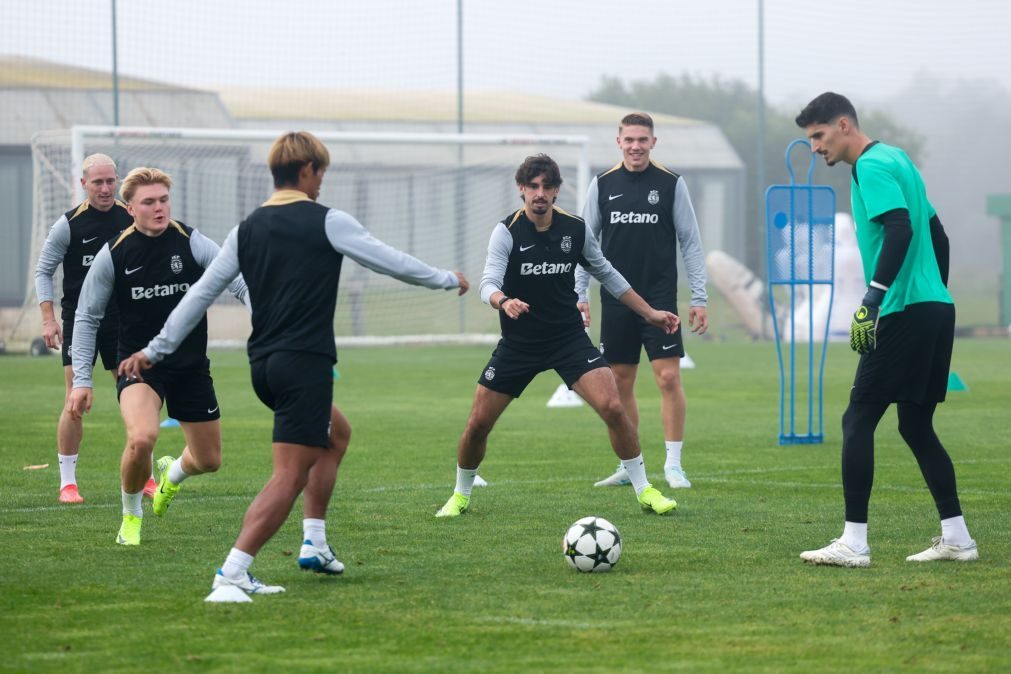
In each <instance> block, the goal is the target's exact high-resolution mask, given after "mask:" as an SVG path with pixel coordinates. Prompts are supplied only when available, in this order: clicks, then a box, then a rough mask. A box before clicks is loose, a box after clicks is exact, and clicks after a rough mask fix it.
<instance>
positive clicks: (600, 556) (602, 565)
mask: <svg viewBox="0 0 1011 674" xmlns="http://www.w3.org/2000/svg"><path fill="white" fill-rule="evenodd" d="M562 554H563V555H565V559H566V561H568V562H569V565H570V566H571V567H572V568H573V569H575V570H576V571H580V572H582V573H600V572H603V571H610V570H611V568H612V567H613V566H614V565H615V564H617V563H618V560H619V559H620V558H621V534H619V533H618V529H617V527H615V526H614V525H613V524H611V523H610V522H608V521H607V520H605V519H604V518H603V517H592V516H591V517H584V518H583V519H581V520H578V521H577V522H576V523H575V524H573V525H572V526H571V527H569V530H568V531H566V532H565V536H564V537H563V538H562Z"/></svg>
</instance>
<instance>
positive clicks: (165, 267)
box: [66, 168, 246, 545]
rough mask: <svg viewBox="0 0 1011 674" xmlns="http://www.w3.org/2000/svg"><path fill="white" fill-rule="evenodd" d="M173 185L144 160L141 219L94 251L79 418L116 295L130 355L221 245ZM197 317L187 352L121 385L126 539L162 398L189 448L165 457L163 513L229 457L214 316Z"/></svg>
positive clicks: (82, 342) (84, 295) (133, 197)
mask: <svg viewBox="0 0 1011 674" xmlns="http://www.w3.org/2000/svg"><path fill="white" fill-rule="evenodd" d="M171 187H172V179H171V178H170V177H169V176H168V175H167V174H165V173H163V172H162V171H159V170H158V169H155V168H136V169H134V170H133V171H130V174H129V175H128V176H127V177H126V179H125V180H124V181H123V198H124V199H125V200H126V206H127V210H128V211H129V213H130V215H131V216H133V218H134V224H133V225H131V226H130V227H128V228H127V229H126V230H124V231H123V233H122V234H120V235H119V237H117V238H116V239H115V240H114V241H112V242H110V243H107V244H106V245H104V246H102V249H101V250H100V251H99V252H98V255H96V256H95V261H94V263H93V264H92V265H91V271H90V272H89V273H88V276H87V278H86V279H85V280H84V286H83V287H82V289H81V298H80V302H79V303H78V307H77V318H76V320H75V322H74V333H75V334H76V339H75V340H74V345H73V347H72V349H71V354H72V357H73V367H74V388H73V390H72V391H71V393H70V396H69V398H68V399H67V408H66V409H67V413H68V414H70V415H71V416H72V417H73V418H74V419H75V420H80V419H81V416H82V415H83V414H84V413H85V412H87V411H88V410H90V409H91V402H92V379H91V364H92V362H93V360H94V351H95V338H96V334H97V332H98V326H99V324H100V323H101V320H102V317H103V315H104V313H105V310H106V307H107V306H108V305H109V304H110V303H111V301H113V300H114V301H115V302H116V304H117V305H118V306H119V310H120V326H119V356H120V358H126V357H127V356H129V355H130V354H131V353H133V352H135V351H136V350H137V349H139V348H141V347H142V346H143V345H145V344H147V342H148V340H150V339H151V337H153V336H154V335H155V333H156V332H157V330H158V328H159V326H161V325H162V324H163V323H164V322H165V319H166V318H167V317H168V315H169V313H170V312H171V311H172V309H173V308H175V306H176V305H177V304H178V303H179V301H180V300H181V299H182V297H183V296H184V295H185V294H186V292H187V290H189V288H190V286H192V285H193V284H194V283H196V282H197V280H198V279H199V278H200V277H201V275H202V274H203V273H204V268H205V267H207V266H208V265H209V264H210V263H211V261H212V260H213V259H214V257H215V256H216V255H217V253H218V250H219V248H218V245H217V244H216V243H214V242H213V241H211V240H210V239H208V238H207V237H205V236H203V235H202V234H200V232H198V231H196V230H195V229H193V228H191V227H187V226H186V225H184V224H183V223H181V222H176V221H175V220H173V219H172V207H171V203H170V200H169V189H170V188H171ZM230 290H231V291H232V293H233V294H234V295H235V296H236V297H237V298H239V299H240V300H243V299H245V297H246V286H245V283H244V282H243V281H242V279H236V280H235V281H234V282H233V283H232V285H231V286H230ZM198 321H199V323H200V326H199V328H198V329H197V330H194V331H193V332H192V333H191V334H190V336H189V338H187V339H186V341H185V342H184V343H183V344H182V346H181V347H180V348H179V350H178V351H177V352H176V353H175V354H174V355H173V356H172V357H171V358H167V359H165V360H164V361H163V362H162V363H160V364H159V367H157V368H155V369H153V370H152V371H150V372H148V373H147V374H146V375H145V376H144V378H140V377H138V376H124V375H122V374H120V377H119V381H118V384H117V391H118V393H119V408H120V413H121V414H122V416H123V423H124V424H125V426H126V447H125V448H124V450H123V458H122V462H121V476H122V497H123V522H122V525H121V526H120V529H119V534H118V535H117V536H116V542H117V543H119V544H120V545H140V530H141V524H142V521H143V520H142V518H143V512H142V510H141V491H142V490H143V488H144V482H145V481H146V480H147V478H148V476H149V475H150V474H151V456H152V454H153V452H154V445H155V441H156V440H157V439H158V429H159V416H160V413H161V407H162V404H163V403H165V404H167V405H168V413H169V416H171V417H172V418H174V419H177V420H178V421H179V424H180V426H181V427H182V430H183V435H184V437H185V438H186V447H185V448H184V449H183V451H182V455H181V456H180V457H179V458H178V459H172V457H162V458H161V459H159V460H158V468H159V471H160V474H159V479H158V490H157V492H156V493H155V495H154V500H153V504H152V509H153V511H154V514H155V515H159V516H161V515H164V514H165V510H166V509H167V508H168V506H169V503H170V502H171V501H172V499H173V498H174V497H175V495H176V493H177V492H178V491H179V485H180V484H181V483H182V482H183V481H184V480H185V479H187V478H188V477H191V476H193V475H200V474H202V473H212V472H214V471H216V470H217V469H218V467H219V466H220V465H221V422H220V421H219V419H220V417H221V411H220V409H219V408H218V400H217V397H216V396H215V394H214V385H213V382H212V380H211V373H210V361H208V360H207V317H206V315H205V314H201V315H200V316H199V317H198Z"/></svg>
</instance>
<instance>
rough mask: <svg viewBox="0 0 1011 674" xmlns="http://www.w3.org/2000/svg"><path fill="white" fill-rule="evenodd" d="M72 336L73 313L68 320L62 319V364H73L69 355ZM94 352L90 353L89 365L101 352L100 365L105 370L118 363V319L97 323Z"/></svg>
mask: <svg viewBox="0 0 1011 674" xmlns="http://www.w3.org/2000/svg"><path fill="white" fill-rule="evenodd" d="M73 338H74V314H70V318H69V320H68V319H67V318H64V319H63V346H62V348H61V349H60V354H61V355H62V356H63V366H64V367H69V366H71V365H73V364H74V363H73V359H72V358H71V357H70V342H71V341H73ZM95 347H96V348H95V353H93V354H92V355H91V366H92V367H94V366H95V362H96V361H97V360H98V354H102V367H104V368H105V369H106V370H115V369H116V366H117V365H119V359H118V358H117V356H118V353H117V351H118V347H119V321H116V320H113V321H104V320H103V321H102V322H101V323H99V324H98V333H97V334H96V335H95Z"/></svg>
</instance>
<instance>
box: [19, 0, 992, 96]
mask: <svg viewBox="0 0 1011 674" xmlns="http://www.w3.org/2000/svg"><path fill="white" fill-rule="evenodd" d="M617 4H618V3H614V2H605V1H603V0H589V1H588V0H549V1H548V2H544V1H543V0H541V1H540V2H532V1H531V0H511V1H510V2H508V3H505V2H495V1H494V0H463V10H464V29H465V36H464V72H465V75H464V82H465V87H467V88H473V89H497V90H510V91H523V92H530V93H538V94H549V95H554V96H561V97H566V98H580V97H583V96H585V95H586V94H587V93H588V92H589V91H590V90H591V89H592V88H593V87H594V86H595V85H596V84H597V83H598V82H599V80H600V77H601V75H603V74H608V75H614V76H618V77H622V78H625V79H629V78H637V79H642V78H646V79H648V78H652V77H653V76H654V75H656V74H657V73H660V72H664V71H665V72H668V73H672V74H680V73H683V72H688V73H692V74H696V75H701V76H706V77H708V76H712V75H717V74H718V75H720V76H721V77H724V78H727V79H741V80H744V81H746V82H748V83H749V84H751V85H756V84H757V80H758V64H757V52H758V39H757V25H758V9H757V5H758V2H757V0H711V1H703V0H693V1H687V0H669V1H660V0H641V1H640V2H638V3H634V6H633V7H632V8H630V9H616V5H617ZM3 5H4V20H3V21H2V22H0V52H3V53H17V54H26V55H33V56H38V57H40V58H46V59H51V60H57V61H62V62H71V63H77V64H80V65H85V66H90V67H95V68H101V69H108V68H109V67H110V62H111V46H110V45H111V37H110V36H111V30H110V27H109V23H110V22H109V17H110V15H111V12H110V9H109V7H110V5H111V0H88V1H82V0H5V1H4V3H3ZM764 25H765V54H766V58H765V73H766V75H765V78H766V91H767V96H768V100H769V101H770V102H772V103H773V104H781V105H788V106H793V105H795V104H796V103H798V102H806V100H808V99H810V98H811V97H812V96H814V95H815V94H817V93H820V92H821V91H823V90H825V89H834V90H837V91H840V92H843V93H846V94H847V95H849V96H850V97H851V98H853V99H854V101H855V102H856V103H857V105H858V107H859V106H860V103H861V102H866V101H871V100H876V99H880V98H884V97H887V96H889V95H890V94H892V93H894V92H895V91H896V90H898V89H900V88H902V87H903V86H904V85H906V84H908V83H909V81H910V80H911V79H912V77H913V76H914V75H915V74H916V73H917V72H919V71H928V72H930V73H933V74H936V75H940V76H943V77H952V78H954V77H961V78H973V79H975V78H983V79H991V80H994V81H996V82H999V83H1000V84H1001V85H1002V86H1004V87H1005V88H1007V89H1008V90H1011V67H1009V64H1011V40H1008V37H1007V36H1008V34H1009V30H1011V5H1009V4H1008V3H1005V2H1001V1H998V0H967V1H964V2H960V3H958V4H957V5H955V4H953V3H951V2H950V0H944V1H942V0H919V1H913V0H894V1H889V2H883V1H881V0H849V1H848V2H846V3H841V4H836V3H812V2H810V0H804V1H802V0H766V2H765V21H764ZM118 26H119V31H118V34H119V62H120V70H121V72H122V73H125V74H133V75H138V76H142V77H147V78H151V79H157V80H163V81H167V82H172V83H178V84H186V85H193V86H204V87H210V88H213V87H216V86H219V85H228V84H234V85H242V86H281V85H285V84H287V85H293V86H319V87H327V88H356V89H363V88H367V89H404V88H411V89H445V90H452V89H455V87H456V0H430V1H426V2H410V1H409V0H368V1H367V2H365V1H361V2H348V1H345V0H330V1H328V0H294V1H291V2H286V3H278V2H266V1H260V0H215V1H213V2H208V1H207V0H172V1H171V2H164V1H156V0H119V2H118Z"/></svg>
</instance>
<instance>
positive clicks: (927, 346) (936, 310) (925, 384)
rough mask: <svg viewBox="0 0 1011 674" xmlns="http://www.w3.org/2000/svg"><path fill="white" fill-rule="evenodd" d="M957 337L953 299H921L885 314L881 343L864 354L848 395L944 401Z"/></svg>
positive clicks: (866, 398) (867, 399) (863, 399)
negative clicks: (900, 309) (897, 310)
mask: <svg viewBox="0 0 1011 674" xmlns="http://www.w3.org/2000/svg"><path fill="white" fill-rule="evenodd" d="M954 341H955V305H954V304H946V303H943V302H920V303H917V304H910V305H908V306H906V308H905V309H904V310H902V311H899V312H896V313H894V314H888V315H887V316H884V317H882V318H881V319H880V320H879V321H878V334H877V347H876V348H875V349H874V350H873V351H870V352H869V353H865V354H863V355H862V356H860V363H859V364H858V365H857V373H856V377H855V378H854V381H853V389H852V391H851V392H850V400H851V401H853V402H885V403H896V402H912V403H916V404H918V405H926V404H930V403H939V402H943V401H944V397H945V394H946V393H947V391H948V369H949V368H950V366H951V348H952V344H953V343H954Z"/></svg>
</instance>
